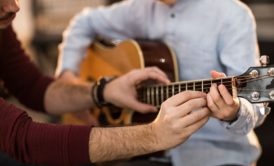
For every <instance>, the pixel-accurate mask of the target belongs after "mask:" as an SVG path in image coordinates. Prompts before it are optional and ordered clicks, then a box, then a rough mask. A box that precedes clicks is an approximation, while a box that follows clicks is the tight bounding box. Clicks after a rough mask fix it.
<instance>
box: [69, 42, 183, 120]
mask: <svg viewBox="0 0 274 166" xmlns="http://www.w3.org/2000/svg"><path fill="white" fill-rule="evenodd" d="M148 66H157V67H159V68H160V69H162V70H163V71H164V72H165V73H166V74H167V76H168V77H169V79H170V80H171V81H172V82H174V81H178V67H177V62H176V57H175V55H174V54H173V52H172V51H171V49H170V48H169V47H168V46H167V45H165V44H164V43H162V42H160V41H147V40H140V41H137V40H126V41H122V42H121V43H119V44H104V43H100V42H96V43H95V44H93V45H92V46H91V48H90V49H89V50H88V55H87V57H86V58H85V59H84V61H83V63H82V64H81V70H80V71H81V72H80V77H81V78H82V79H84V80H86V81H95V80H98V79H99V78H100V77H102V76H120V75H123V74H125V73H127V72H129V71H130V70H133V69H140V68H144V67H148ZM91 112H92V113H93V115H94V116H95V117H96V118H98V119H99V122H100V123H102V124H103V125H125V124H132V123H135V122H136V123H145V122H150V121H152V120H153V119H154V118H155V117H156V113H149V114H139V113H137V112H133V111H131V110H124V109H123V110H121V109H119V108H116V107H112V108H102V109H100V110H92V111H91ZM64 121H65V122H69V123H75V122H76V123H81V122H79V121H78V122H77V121H76V120H73V117H72V116H70V115H66V116H65V117H64Z"/></svg>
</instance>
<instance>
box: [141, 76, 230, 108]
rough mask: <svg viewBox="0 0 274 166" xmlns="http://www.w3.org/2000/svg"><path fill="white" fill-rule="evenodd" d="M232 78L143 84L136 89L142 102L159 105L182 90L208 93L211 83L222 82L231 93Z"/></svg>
mask: <svg viewBox="0 0 274 166" xmlns="http://www.w3.org/2000/svg"><path fill="white" fill-rule="evenodd" d="M232 79H233V77H226V78H220V79H209V80H208V79H207V80H197V81H183V82H175V83H171V84H169V85H151V86H143V87H140V88H139V89H138V91H137V92H138V99H139V101H141V102H143V103H147V104H151V105H154V106H156V107H160V105H161V104H162V102H164V101H165V100H166V99H168V98H170V97H171V96H174V95H176V94H178V93H180V92H183V91H187V90H191V91H201V92H205V93H208V92H209V90H210V87H211V85H212V84H217V85H219V84H223V85H225V86H226V88H227V89H228V90H229V92H230V93H231V94H232Z"/></svg>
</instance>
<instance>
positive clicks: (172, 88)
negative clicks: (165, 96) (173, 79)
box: [172, 85, 174, 96]
mask: <svg viewBox="0 0 274 166" xmlns="http://www.w3.org/2000/svg"><path fill="white" fill-rule="evenodd" d="M172 96H174V85H172Z"/></svg>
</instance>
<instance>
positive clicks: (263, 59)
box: [260, 55, 269, 66]
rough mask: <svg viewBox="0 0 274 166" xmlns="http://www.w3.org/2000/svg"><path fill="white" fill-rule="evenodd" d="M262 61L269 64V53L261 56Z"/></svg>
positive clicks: (263, 64) (264, 64)
mask: <svg viewBox="0 0 274 166" xmlns="http://www.w3.org/2000/svg"><path fill="white" fill-rule="evenodd" d="M260 63H261V65H262V66H267V65H268V64H269V56H268V55H262V56H261V57H260Z"/></svg>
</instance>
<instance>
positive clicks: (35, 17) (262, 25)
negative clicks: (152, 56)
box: [14, 0, 274, 166]
mask: <svg viewBox="0 0 274 166" xmlns="http://www.w3.org/2000/svg"><path fill="white" fill-rule="evenodd" d="M116 1H117V0H24V1H20V4H21V11H20V12H19V13H18V15H17V17H16V20H15V21H14V27H15V30H16V31H17V32H18V37H19V39H20V40H21V41H22V43H23V47H25V48H26V50H27V52H28V54H29V55H30V56H31V59H32V60H33V61H34V62H35V63H36V64H37V66H38V67H39V68H40V69H41V70H42V71H43V72H44V73H46V74H48V75H54V69H55V67H56V62H57V61H56V60H57V56H58V49H57V46H58V44H59V43H60V42H61V39H62V32H63V31H64V29H65V28H66V27H67V26H68V24H69V20H70V19H71V18H72V17H73V16H74V15H75V14H76V13H77V12H79V11H80V10H82V9H83V8H84V7H86V6H91V7H98V6H100V5H109V4H111V3H115V2H116ZM243 2H244V3H246V4H247V5H248V6H249V7H250V8H251V10H252V11H253V13H254V15H255V18H256V22H257V33H258V39H259V47H260V52H261V55H269V56H270V60H271V64H274V0H243ZM270 106H271V107H273V109H274V106H273V105H270ZM29 113H30V115H31V116H32V117H33V118H34V120H36V121H49V122H57V121H58V119H59V117H49V116H45V115H41V114H38V113H33V112H32V111H31V110H30V111H29ZM256 133H257V135H258V137H259V140H260V142H261V144H262V149H263V154H262V156H261V158H260V160H259V162H258V166H266V165H273V163H274V158H273V157H272V156H273V154H271V153H272V152H273V151H274V113H270V115H269V116H268V118H267V119H266V121H265V123H264V124H263V125H262V126H260V127H258V128H257V129H256Z"/></svg>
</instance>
